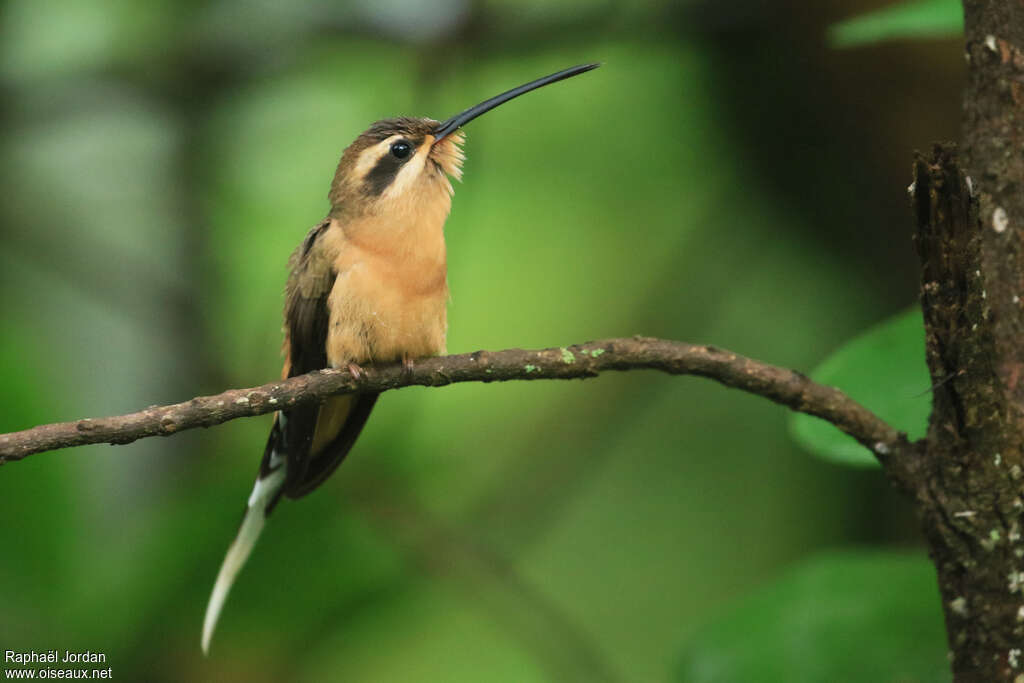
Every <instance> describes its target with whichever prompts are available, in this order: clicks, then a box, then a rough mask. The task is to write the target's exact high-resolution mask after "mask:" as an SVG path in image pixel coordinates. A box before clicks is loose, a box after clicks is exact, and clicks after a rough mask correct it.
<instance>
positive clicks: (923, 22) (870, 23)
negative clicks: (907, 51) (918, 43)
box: [828, 0, 964, 47]
mask: <svg viewBox="0 0 1024 683" xmlns="http://www.w3.org/2000/svg"><path fill="white" fill-rule="evenodd" d="M963 31H964V12H963V7H962V6H961V5H960V0H916V1H915V2H904V3H901V4H898V5H890V6H889V7H883V8H882V9H879V10H875V11H873V12H868V13H867V14H861V15H860V16H856V17H852V18H850V19H846V20H844V21H840V22H839V23H837V24H833V25H832V27H831V28H829V32H828V33H829V42H830V43H831V44H832V46H833V47H852V46H856V45H866V44H869V43H878V42H881V41H884V40H897V39H902V38H908V39H912V40H913V39H920V38H942V37H947V36H956V35H960V34H962V33H963Z"/></svg>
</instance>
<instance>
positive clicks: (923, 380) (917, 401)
mask: <svg viewBox="0 0 1024 683" xmlns="http://www.w3.org/2000/svg"><path fill="white" fill-rule="evenodd" d="M811 378H812V379H814V380H815V381H816V382H819V383H821V384H828V385H831V386H834V387H838V388H839V389H842V390H843V391H845V392H846V393H847V394H848V395H849V396H850V397H851V398H853V399H854V400H856V401H858V402H859V403H861V404H863V405H864V406H865V407H866V408H868V409H869V410H871V411H872V412H874V413H875V414H876V415H878V416H879V417H881V418H882V419H883V420H885V421H886V422H888V423H889V424H891V425H892V426H893V427H895V428H896V429H899V430H900V431H903V432H906V433H907V436H908V437H909V438H910V439H919V438H921V437H922V436H924V435H925V432H926V430H927V428H928V415H929V413H930V412H931V392H930V391H928V389H929V387H930V386H931V379H930V377H929V375H928V366H927V365H926V364H925V360H924V320H923V318H922V317H921V310H920V308H918V307H916V306H915V307H914V308H913V309H911V310H909V311H906V312H904V313H901V314H899V315H897V316H894V317H892V318H889V319H888V320H886V321H884V322H882V323H880V324H878V325H876V326H875V327H872V328H871V329H869V330H868V331H867V332H865V333H864V334H862V335H860V336H858V337H855V338H854V339H853V340H852V341H850V342H847V344H846V345H844V346H843V347H842V348H841V349H839V350H838V351H836V352H835V353H834V354H832V355H831V356H830V357H829V358H828V359H826V360H825V362H824V363H822V364H821V365H820V366H818V368H817V369H816V370H815V371H814V372H812V373H811ZM789 431H790V434H791V435H792V436H793V438H794V439H796V441H797V443H799V444H800V445H801V446H803V447H804V448H806V449H807V450H809V451H811V452H812V453H814V454H815V455H819V456H821V457H823V458H825V459H826V460H832V461H835V462H839V463H842V464H846V465H856V466H862V467H873V466H877V464H878V462H877V460H875V457H874V455H873V454H872V453H871V452H870V451H869V450H867V449H866V448H864V447H863V446H861V445H860V444H859V443H857V442H856V441H855V440H854V439H853V438H852V437H850V436H847V435H846V434H844V433H842V432H841V431H839V430H838V429H836V428H835V427H833V426H832V425H831V424H829V423H828V422H825V421H824V420H820V419H818V418H816V417H811V416H810V415H805V414H803V413H794V414H793V416H792V418H791V419H790V423H789Z"/></svg>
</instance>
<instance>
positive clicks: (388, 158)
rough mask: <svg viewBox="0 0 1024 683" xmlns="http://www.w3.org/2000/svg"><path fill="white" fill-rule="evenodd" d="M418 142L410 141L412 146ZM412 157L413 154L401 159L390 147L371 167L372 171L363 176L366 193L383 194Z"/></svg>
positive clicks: (372, 195) (372, 194)
mask: <svg viewBox="0 0 1024 683" xmlns="http://www.w3.org/2000/svg"><path fill="white" fill-rule="evenodd" d="M417 144H418V143H416V142H414V141H409V146H410V147H415V146H416V145H417ZM411 158H412V154H410V155H409V156H407V157H405V158H404V159H399V158H397V157H395V155H394V154H392V153H391V148H390V147H388V149H386V150H385V152H384V154H383V155H382V156H381V158H380V159H378V160H377V163H376V164H375V165H374V167H373V168H371V169H370V172H369V173H367V174H366V176H365V177H364V178H363V186H364V187H365V188H366V193H367V194H369V195H370V196H371V197H377V196H379V195H381V194H382V193H383V192H384V190H386V189H388V187H389V186H390V185H391V183H393V182H394V181H395V178H396V177H397V176H398V171H399V170H400V169H401V168H402V166H403V165H404V164H405V162H407V161H408V160H409V159H411Z"/></svg>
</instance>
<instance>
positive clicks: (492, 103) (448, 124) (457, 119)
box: [434, 64, 601, 143]
mask: <svg viewBox="0 0 1024 683" xmlns="http://www.w3.org/2000/svg"><path fill="white" fill-rule="evenodd" d="M599 66H601V65H600V64H579V65H577V66H570V67H569V68H568V69H562V70H561V71H558V72H556V73H553V74H551V75H550V76H545V77H544V78H538V79H537V80H535V81H530V82H529V83H525V84H523V85H521V86H519V87H518V88H512V89H511V90H508V91H506V92H503V93H501V94H500V95H495V96H494V97H492V98H491V99H489V100H484V101H483V102H481V103H480V104H478V105H476V106H474V107H470V108H469V109H467V110H466V111H464V112H460V113H458V114H456V115H455V116H453V117H451V118H450V119H448V120H447V121H445V122H444V123H442V124H441V125H439V126H438V127H437V128H436V129H435V130H434V142H435V143H437V142H440V141H441V140H443V139H444V138H445V137H446V136H448V135H450V134H452V133H453V132H455V131H456V130H457V129H458V128H460V127H461V126H464V125H466V124H467V123H469V122H470V121H472V120H473V119H475V118H476V117H478V116H480V115H481V114H486V113H487V112H489V111H490V110H492V109H494V108H495V107H497V106H498V105H500V104H504V103H506V102H508V101H509V100H511V99H513V98H516V97H519V96H520V95H523V94H525V93H528V92H530V91H531V90H536V89H537V88H542V87H544V86H545V85H548V84H550V83H555V82H557V81H561V80H564V79H566V78H572V77H573V76H576V75H579V74H581V73H584V72H585V71H590V70H591V69H596V68H597V67H599Z"/></svg>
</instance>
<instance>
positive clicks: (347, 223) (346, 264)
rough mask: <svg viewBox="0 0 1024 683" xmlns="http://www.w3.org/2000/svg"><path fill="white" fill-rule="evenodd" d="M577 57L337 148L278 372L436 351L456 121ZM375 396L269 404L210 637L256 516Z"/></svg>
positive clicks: (458, 156)
mask: <svg viewBox="0 0 1024 683" xmlns="http://www.w3.org/2000/svg"><path fill="white" fill-rule="evenodd" d="M597 66H598V65H597V64H583V65H580V66H574V67H571V68H569V69H564V70H562V71H559V72H557V73H553V74H551V75H549V76H545V77H544V78H539V79H537V80H535V81H531V82H529V83H526V84H525V85H521V86H519V87H518V88H513V89H512V90H509V91H507V92H504V93H502V94H500V95H497V96H495V97H492V98H490V99H489V100H486V101H484V102H481V103H480V104H478V105H476V106H474V107H470V108H469V109H467V110H465V111H463V112H461V113H459V114H456V115H455V116H453V117H451V118H450V119H448V120H447V121H444V122H438V121H435V120H433V119H428V118H394V119H384V120H382V121H377V122H376V123H374V124H373V125H372V126H370V127H369V128H368V129H367V130H366V131H365V132H363V133H362V134H361V135H360V136H359V137H357V138H356V140H355V142H353V143H352V144H351V145H349V146H348V148H347V149H345V151H344V153H343V154H342V156H341V161H340V162H339V163H338V170H337V172H336V173H335V174H334V182H333V183H332V184H331V191H330V194H329V195H328V198H329V199H330V202H331V210H330V213H328V214H327V217H326V218H324V220H323V221H321V222H320V223H319V224H318V225H316V226H315V227H314V228H313V229H312V230H310V231H309V234H307V235H306V238H305V239H304V240H303V241H302V244H300V245H299V247H298V248H297V249H296V250H295V252H294V253H293V254H292V257H291V260H290V262H289V266H290V270H291V274H290V275H289V277H288V285H287V288H286V292H285V307H284V331H285V341H284V356H285V361H284V370H283V372H282V376H283V377H285V378H287V377H293V376H295V375H301V374H304V373H307V372H310V371H312V370H319V369H321V368H326V367H332V368H347V369H348V370H349V371H350V372H351V373H352V374H353V375H355V376H357V377H358V376H359V375H360V374H361V372H362V369H361V368H360V364H367V363H376V362H382V363H386V362H394V361H398V360H401V361H402V362H403V363H405V365H406V367H407V368H411V367H412V363H413V362H414V361H415V359H417V358H423V357H426V356H433V355H437V354H441V353H444V351H445V335H446V332H447V327H448V321H447V303H448V271H447V261H446V257H445V242H444V222H445V219H446V218H447V217H448V211H449V209H450V208H451V196H452V192H453V190H452V185H451V182H450V181H449V177H452V178H456V179H458V178H460V177H461V175H462V162H463V160H464V159H465V157H464V156H463V154H462V150H461V148H460V145H461V144H462V142H463V136H462V132H461V131H460V130H459V129H460V128H461V127H462V126H463V125H464V124H466V123H468V122H469V121H471V120H473V119H475V118H476V117H478V116H480V115H481V114H484V113H485V112H488V111H490V110H491V109H494V108H495V107H497V106H498V105H500V104H502V103H504V102H508V101H509V100H511V99H512V98H514V97H518V96H519V95H522V94H524V93H527V92H529V91H531V90H535V89H536V88H540V87H542V86H545V85H548V84H549V83H554V82H556V81H560V80H562V79H565V78H570V77H572V76H575V75H577V74H581V73H583V72H585V71H589V70H591V69H594V68H596V67H597ZM376 401H377V394H374V393H360V394H350V395H345V396H337V397H334V398H331V399H328V400H327V401H325V402H324V403H322V404H319V405H309V406H298V407H295V408H289V409H288V410H281V411H278V412H277V413H276V414H275V416H274V424H273V427H271V430H270V438H269V439H268V440H267V446H266V450H265V451H264V453H263V460H262V462H261V463H260V469H259V474H258V476H257V477H256V485H255V487H254V488H253V490H252V495H250V496H249V502H248V505H247V506H246V510H245V515H244V517H243V519H242V525H241V527H240V528H239V530H238V535H237V536H236V537H235V540H234V542H233V543H232V544H231V546H230V547H229V548H228V552H227V556H226V557H225V558H224V563H223V564H222V565H221V568H220V573H219V574H218V575H217V581H216V583H215V584H214V587H213V594H212V595H211V596H210V602H209V605H208V606H207V608H206V617H205V619H204V621H203V636H202V646H203V651H204V652H208V651H209V647H210V639H211V638H212V637H213V631H214V628H215V627H216V625H217V619H218V617H219V615H220V612H221V608H222V607H223V606H224V601H225V599H226V598H227V595H228V591H229V590H230V589H231V585H232V583H233V582H234V580H235V577H236V576H237V575H238V572H239V570H240V569H241V568H242V565H243V564H244V563H245V561H246V559H248V557H249V553H250V552H251V551H252V548H253V545H254V544H255V543H256V539H257V537H258V536H259V534H260V532H261V531H262V529H263V524H264V522H265V521H266V518H267V516H268V515H269V514H270V512H271V511H272V510H273V509H274V506H276V505H277V503H278V502H279V501H280V500H281V497H282V496H288V497H289V498H300V497H302V496H304V495H306V494H307V493H309V492H310V491H312V490H313V489H315V488H316V487H317V486H319V485H320V484H322V483H323V482H324V480H325V479H327V477H329V476H330V474H331V472H333V471H334V469H335V468H336V467H337V466H338V465H339V464H340V463H341V461H342V460H343V459H344V458H345V456H346V455H347V454H348V452H349V450H350V449H351V448H352V444H353V443H355V440H356V438H357V437H358V436H359V432H360V431H362V429H363V425H364V424H366V419H367V418H368V417H369V416H370V411H371V410H372V409H373V405H374V403H376Z"/></svg>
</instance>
